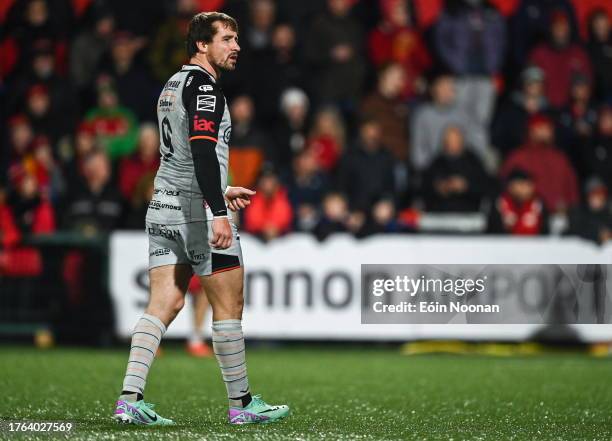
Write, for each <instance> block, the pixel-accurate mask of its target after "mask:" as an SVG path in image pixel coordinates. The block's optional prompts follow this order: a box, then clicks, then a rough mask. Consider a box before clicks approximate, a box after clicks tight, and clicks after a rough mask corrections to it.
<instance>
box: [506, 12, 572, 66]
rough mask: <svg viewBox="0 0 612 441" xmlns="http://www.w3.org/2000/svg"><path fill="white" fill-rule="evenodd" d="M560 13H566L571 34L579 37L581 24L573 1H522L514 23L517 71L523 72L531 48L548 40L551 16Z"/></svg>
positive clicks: (512, 34) (513, 59) (512, 33)
mask: <svg viewBox="0 0 612 441" xmlns="http://www.w3.org/2000/svg"><path fill="white" fill-rule="evenodd" d="M556 12H564V13H565V15H566V16H567V17H568V20H569V26H570V30H571V35H573V36H577V35H578V22H577V20H576V13H575V11H574V6H573V4H572V1H571V0H519V6H518V8H517V10H516V12H515V13H514V16H513V17H512V19H511V20H510V38H509V42H510V43H511V44H510V48H511V51H510V54H511V57H510V58H511V64H512V67H513V68H514V69H515V70H517V69H516V68H517V67H518V68H519V69H522V67H523V66H524V65H525V62H526V60H527V56H528V54H529V52H530V51H531V49H533V48H534V46H536V45H537V44H539V43H541V42H542V41H544V40H546V39H547V38H548V36H549V32H550V23H551V16H552V15H553V14H555V13H556Z"/></svg>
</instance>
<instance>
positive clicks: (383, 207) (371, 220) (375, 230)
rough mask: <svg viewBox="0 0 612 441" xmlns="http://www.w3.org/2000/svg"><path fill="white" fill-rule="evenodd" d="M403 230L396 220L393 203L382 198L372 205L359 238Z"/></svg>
mask: <svg viewBox="0 0 612 441" xmlns="http://www.w3.org/2000/svg"><path fill="white" fill-rule="evenodd" d="M403 230H404V228H403V226H402V224H400V223H399V222H398V220H397V219H396V210H395V203H394V202H393V200H392V199H387V198H382V199H380V200H379V201H377V202H376V203H374V204H373V206H372V210H371V211H370V213H369V216H368V220H367V221H366V223H365V225H364V227H363V230H362V231H361V232H360V236H361V237H363V236H370V235H373V234H385V233H400V232H402V231H403Z"/></svg>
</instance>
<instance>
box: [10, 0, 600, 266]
mask: <svg viewBox="0 0 612 441" xmlns="http://www.w3.org/2000/svg"><path fill="white" fill-rule="evenodd" d="M203 10H222V11H224V12H227V13H228V14H230V15H232V16H234V17H235V18H236V19H237V20H238V23H239V26H240V44H241V47H242V51H241V54H240V57H239V62H238V67H237V69H236V71H234V72H231V73H226V74H224V75H223V77H222V81H221V84H222V88H223V90H224V93H225V95H226V96H227V100H228V104H229V106H230V110H231V117H232V122H233V131H232V138H231V142H230V146H231V158H230V180H231V185H238V186H245V187H251V188H255V189H256V190H257V195H256V196H255V197H253V199H252V204H251V205H250V207H248V208H247V209H246V210H245V211H244V212H243V213H241V215H240V222H241V224H242V229H243V230H245V231H247V232H249V233H252V234H254V235H257V236H259V237H262V238H263V239H265V240H271V239H273V238H275V237H278V236H280V235H283V234H286V233H287V232H291V231H300V232H310V233H312V234H314V235H316V237H317V238H319V239H321V240H324V239H325V238H326V237H328V236H329V235H330V234H333V233H335V232H349V233H352V234H354V235H355V236H356V237H365V236H369V235H372V234H376V233H390V232H393V233H397V232H406V233H418V232H419V231H423V230H424V228H423V226H424V225H425V224H426V223H427V222H425V220H426V219H429V220H430V221H431V219H442V220H443V219H444V218H445V217H446V218H447V219H451V227H452V225H463V223H462V222H461V220H462V219H463V220H466V219H467V220H469V219H473V218H474V216H475V217H476V218H477V219H480V221H477V222H476V223H475V224H474V226H472V227H469V228H467V230H469V231H470V232H472V233H487V232H488V233H495V234H508V235H543V234H572V235H578V236H581V237H584V238H586V239H588V240H591V241H593V242H596V243H603V242H605V241H607V240H608V239H609V238H610V237H612V212H611V210H610V197H609V193H608V189H609V188H610V187H611V186H612V27H611V24H610V19H611V17H612V2H610V1H609V0H600V1H597V0H588V1H587V0H574V1H571V0H495V1H493V0H490V1H486V0H446V1H443V0H413V1H411V0H378V1H377V0H310V1H307V2H303V1H291V0H277V1H274V0H248V1H247V0H159V1H149V0H129V1H125V0H123V1H119V0H4V1H2V2H0V102H1V103H2V104H1V107H2V114H1V118H0V136H1V139H2V148H1V149H0V243H1V244H2V245H1V247H11V246H14V245H16V244H18V243H19V241H20V240H21V239H22V238H23V237H26V236H29V235H37V234H49V233H53V232H55V231H63V230H65V231H76V232H80V233H83V234H86V235H95V234H99V233H108V232H111V231H114V230H117V229H135V230H142V229H144V216H145V212H146V209H147V205H148V201H149V199H150V197H151V194H152V191H153V177H154V175H155V171H156V169H157V167H158V165H159V135H158V129H157V119H156V114H155V109H156V104H157V99H158V96H159V93H160V91H161V89H162V87H163V84H164V83H165V82H166V81H167V80H168V78H169V77H170V76H171V75H172V74H173V73H174V72H176V71H177V70H178V69H179V68H180V66H181V65H182V64H183V63H186V62H187V60H186V52H185V48H184V37H185V33H186V29H187V26H188V23H189V20H190V18H191V17H192V16H193V15H194V14H195V13H197V12H199V11H203ZM553 219H556V220H558V221H557V222H552V220H553ZM430 223H431V222H430ZM434 223H435V222H434ZM434 230H435V228H434ZM450 230H451V231H452V228H451V229H450ZM445 231H448V228H446V229H445ZM0 263H1V262H0Z"/></svg>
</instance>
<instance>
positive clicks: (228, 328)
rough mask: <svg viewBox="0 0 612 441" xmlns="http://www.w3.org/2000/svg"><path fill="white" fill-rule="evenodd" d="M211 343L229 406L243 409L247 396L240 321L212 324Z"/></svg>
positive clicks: (247, 386) (247, 385) (221, 321)
mask: <svg viewBox="0 0 612 441" xmlns="http://www.w3.org/2000/svg"><path fill="white" fill-rule="evenodd" d="M212 342H213V350H214V351H215V356H216V357H217V361H218V362H219V367H220V368H221V375H222V376H223V381H224V382H225V387H226V389H227V397H228V399H229V402H230V406H233V407H243V400H242V399H241V398H242V397H244V396H245V395H249V379H248V377H247V367H246V356H245V348H244V336H243V334H242V321H241V320H219V321H215V322H213V324H212Z"/></svg>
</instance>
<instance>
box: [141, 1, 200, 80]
mask: <svg viewBox="0 0 612 441" xmlns="http://www.w3.org/2000/svg"><path fill="white" fill-rule="evenodd" d="M176 8H177V11H176V14H174V15H171V16H170V17H169V18H167V19H166V21H164V22H163V23H162V24H161V26H160V27H159V28H158V29H157V32H156V33H155V36H154V37H153V43H152V44H151V48H150V50H149V61H150V64H151V69H152V72H153V75H154V76H155V79H156V80H157V81H158V82H159V83H160V84H163V83H165V82H166V81H168V78H170V77H171V76H172V75H174V73H175V72H176V71H177V70H178V68H180V67H181V65H182V64H183V63H185V62H187V52H186V51H185V37H184V36H185V35H187V29H188V28H189V21H190V20H191V18H192V17H193V16H194V14H195V13H196V12H197V9H196V4H195V2H194V0H178V1H177V2H176Z"/></svg>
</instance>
